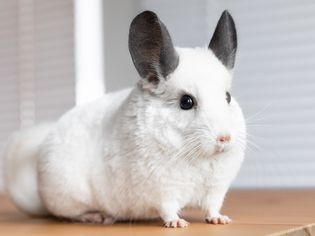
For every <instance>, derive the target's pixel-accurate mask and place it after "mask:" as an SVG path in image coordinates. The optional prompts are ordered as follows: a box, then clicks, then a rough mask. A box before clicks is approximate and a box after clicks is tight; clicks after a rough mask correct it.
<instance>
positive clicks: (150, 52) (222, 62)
mask: <svg viewBox="0 0 315 236" xmlns="http://www.w3.org/2000/svg"><path fill="white" fill-rule="evenodd" d="M236 49H237V36H236V29H235V24H234V21H233V19H232V17H231V15H230V14H229V13H228V12H227V11H224V12H223V14H222V16H221V18H220V19H219V21H218V24H217V26H216V29H215V31H214V34H213V37H212V39H211V40H210V43H209V46H208V47H205V48H177V47H174V46H173V43H172V40H171V37H170V34H169V32H168V30H167V29H166V27H165V25H164V24H163V23H162V22H161V21H160V19H159V18H158V16H157V15H156V14H155V13H153V12H151V11H145V12H142V13H141V14H139V15H137V16H136V17H135V18H134V20H133V21H132V23H131V25H130V31H129V51H130V54H131V58H132V61H133V63H134V66H135V68H136V70H137V72H138V73H139V75H140V78H139V81H138V83H137V84H136V86H135V87H133V88H131V89H126V90H123V91H119V92H114V93H109V94H106V95H105V96H104V97H103V98H102V99H100V100H97V101H95V102H92V103H89V104H87V105H83V106H77V107H75V108H73V109H71V110H70V111H68V112H67V113H65V114H64V115H63V116H62V117H61V118H60V119H59V120H58V121H57V122H56V123H51V124H43V125H39V126H36V127H33V128H29V129H26V130H23V131H19V132H17V133H15V134H14V135H12V137H11V139H10V141H9V143H8V146H7V148H6V159H5V160H6V161H5V168H6V183H7V190H8V193H9V195H10V196H11V198H12V200H13V201H14V202H15V204H16V205H17V206H18V207H19V208H20V209H21V210H23V211H25V212H27V213H29V214H31V215H46V214H50V215H54V216H57V217H60V218H67V219H71V220H74V221H80V222H89V223H100V224H108V223H113V222H115V221H116V220H137V219H153V218H161V219H162V220H163V221H164V224H165V226H167V227H185V226H187V225H188V222H186V221H185V220H184V219H181V218H180V217H179V213H180V211H181V210H182V209H184V208H187V207H192V208H198V209H201V210H203V212H204V214H205V219H206V222H208V223H214V224H226V223H229V222H230V219H229V218H228V217H227V216H224V215H221V213H220V208H221V206H222V204H223V200H224V197H225V194H226V192H227V190H228V188H229V185H230V184H231V182H232V180H233V179H234V177H235V176H236V174H237V172H238V170H239V168H240V165H241V163H242V161H243V158H244V151H245V146H246V126H245V121H244V117H243V114H242V110H241V108H240V107H239V105H238V103H237V102H236V100H235V99H234V98H233V96H231V81H232V70H233V67H234V61H235V54H236ZM119 69H121V68H119Z"/></svg>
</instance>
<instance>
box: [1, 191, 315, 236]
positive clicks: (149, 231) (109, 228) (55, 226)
mask: <svg viewBox="0 0 315 236" xmlns="http://www.w3.org/2000/svg"><path fill="white" fill-rule="evenodd" d="M222 213H223V214H226V215H228V216H229V217H230V218H231V219H232V220H233V222H232V223H231V224H229V225H210V224H206V223H205V222H204V219H203V217H202V215H201V214H200V212H198V211H186V212H184V213H183V217H184V218H185V219H186V220H188V221H189V222H190V223H191V224H190V225H189V227H188V228H179V229H168V228H164V227H162V225H163V224H162V222H161V221H149V222H133V223H131V222H124V223H116V224H114V225H84V224H79V223H70V222H61V221H58V220H56V219H52V218H31V217H29V216H26V215H24V214H23V213H21V212H19V211H18V210H17V209H16V208H15V207H14V206H13V205H12V204H11V203H10V202H9V201H8V199H7V198H5V197H4V196H2V197H0V235H38V236H39V235H80V236H81V235H82V236H84V235H88V236H92V235H102V236H123V235H149V236H154V235H166V236H172V235H176V236H178V235H180V236H186V235H197V236H202V235H215V236H221V235H231V236H238V235H242V236H246V235H253V236H256V235H271V234H272V235H292V236H293V235H294V236H299V235H305V236H312V235H314V236H315V190H311V189H309V190H306V189H304V190H303V189H300V190H293V189H292V190H278V189H268V190H231V191H230V192H229V193H228V195H227V197H226V201H225V204H224V207H223V210H222Z"/></svg>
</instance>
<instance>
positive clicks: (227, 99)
mask: <svg viewBox="0 0 315 236" xmlns="http://www.w3.org/2000/svg"><path fill="white" fill-rule="evenodd" d="M225 96H226V97H225V99H226V101H227V103H228V104H230V102H231V94H230V93H229V92H226V93H225Z"/></svg>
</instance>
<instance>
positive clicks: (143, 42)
mask: <svg viewBox="0 0 315 236" xmlns="http://www.w3.org/2000/svg"><path fill="white" fill-rule="evenodd" d="M129 51H130V54H131V57H132V61H133V63H134V65H135V67H136V69H137V71H138V73H139V75H140V76H141V77H142V78H143V79H148V81H149V82H152V83H158V82H159V80H160V79H161V77H164V78H166V76H168V75H169V74H170V73H172V72H173V71H174V70H175V69H176V67H177V65H178V54H177V52H176V50H175V48H174V46H173V43H172V39H171V37H170V35H169V33H168V31H167V29H166V27H165V25H164V24H163V23H162V22H161V21H160V19H159V18H158V16H157V15H156V14H155V13H154V12H151V11H144V12H142V13H140V14H139V15H138V16H136V17H135V19H134V20H133V21H132V23H131V25H130V30H129Z"/></svg>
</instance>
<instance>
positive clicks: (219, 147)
mask: <svg viewBox="0 0 315 236" xmlns="http://www.w3.org/2000/svg"><path fill="white" fill-rule="evenodd" d="M225 151H226V148H225V147H224V146H223V145H216V146H215V149H214V154H219V153H222V152H225Z"/></svg>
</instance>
